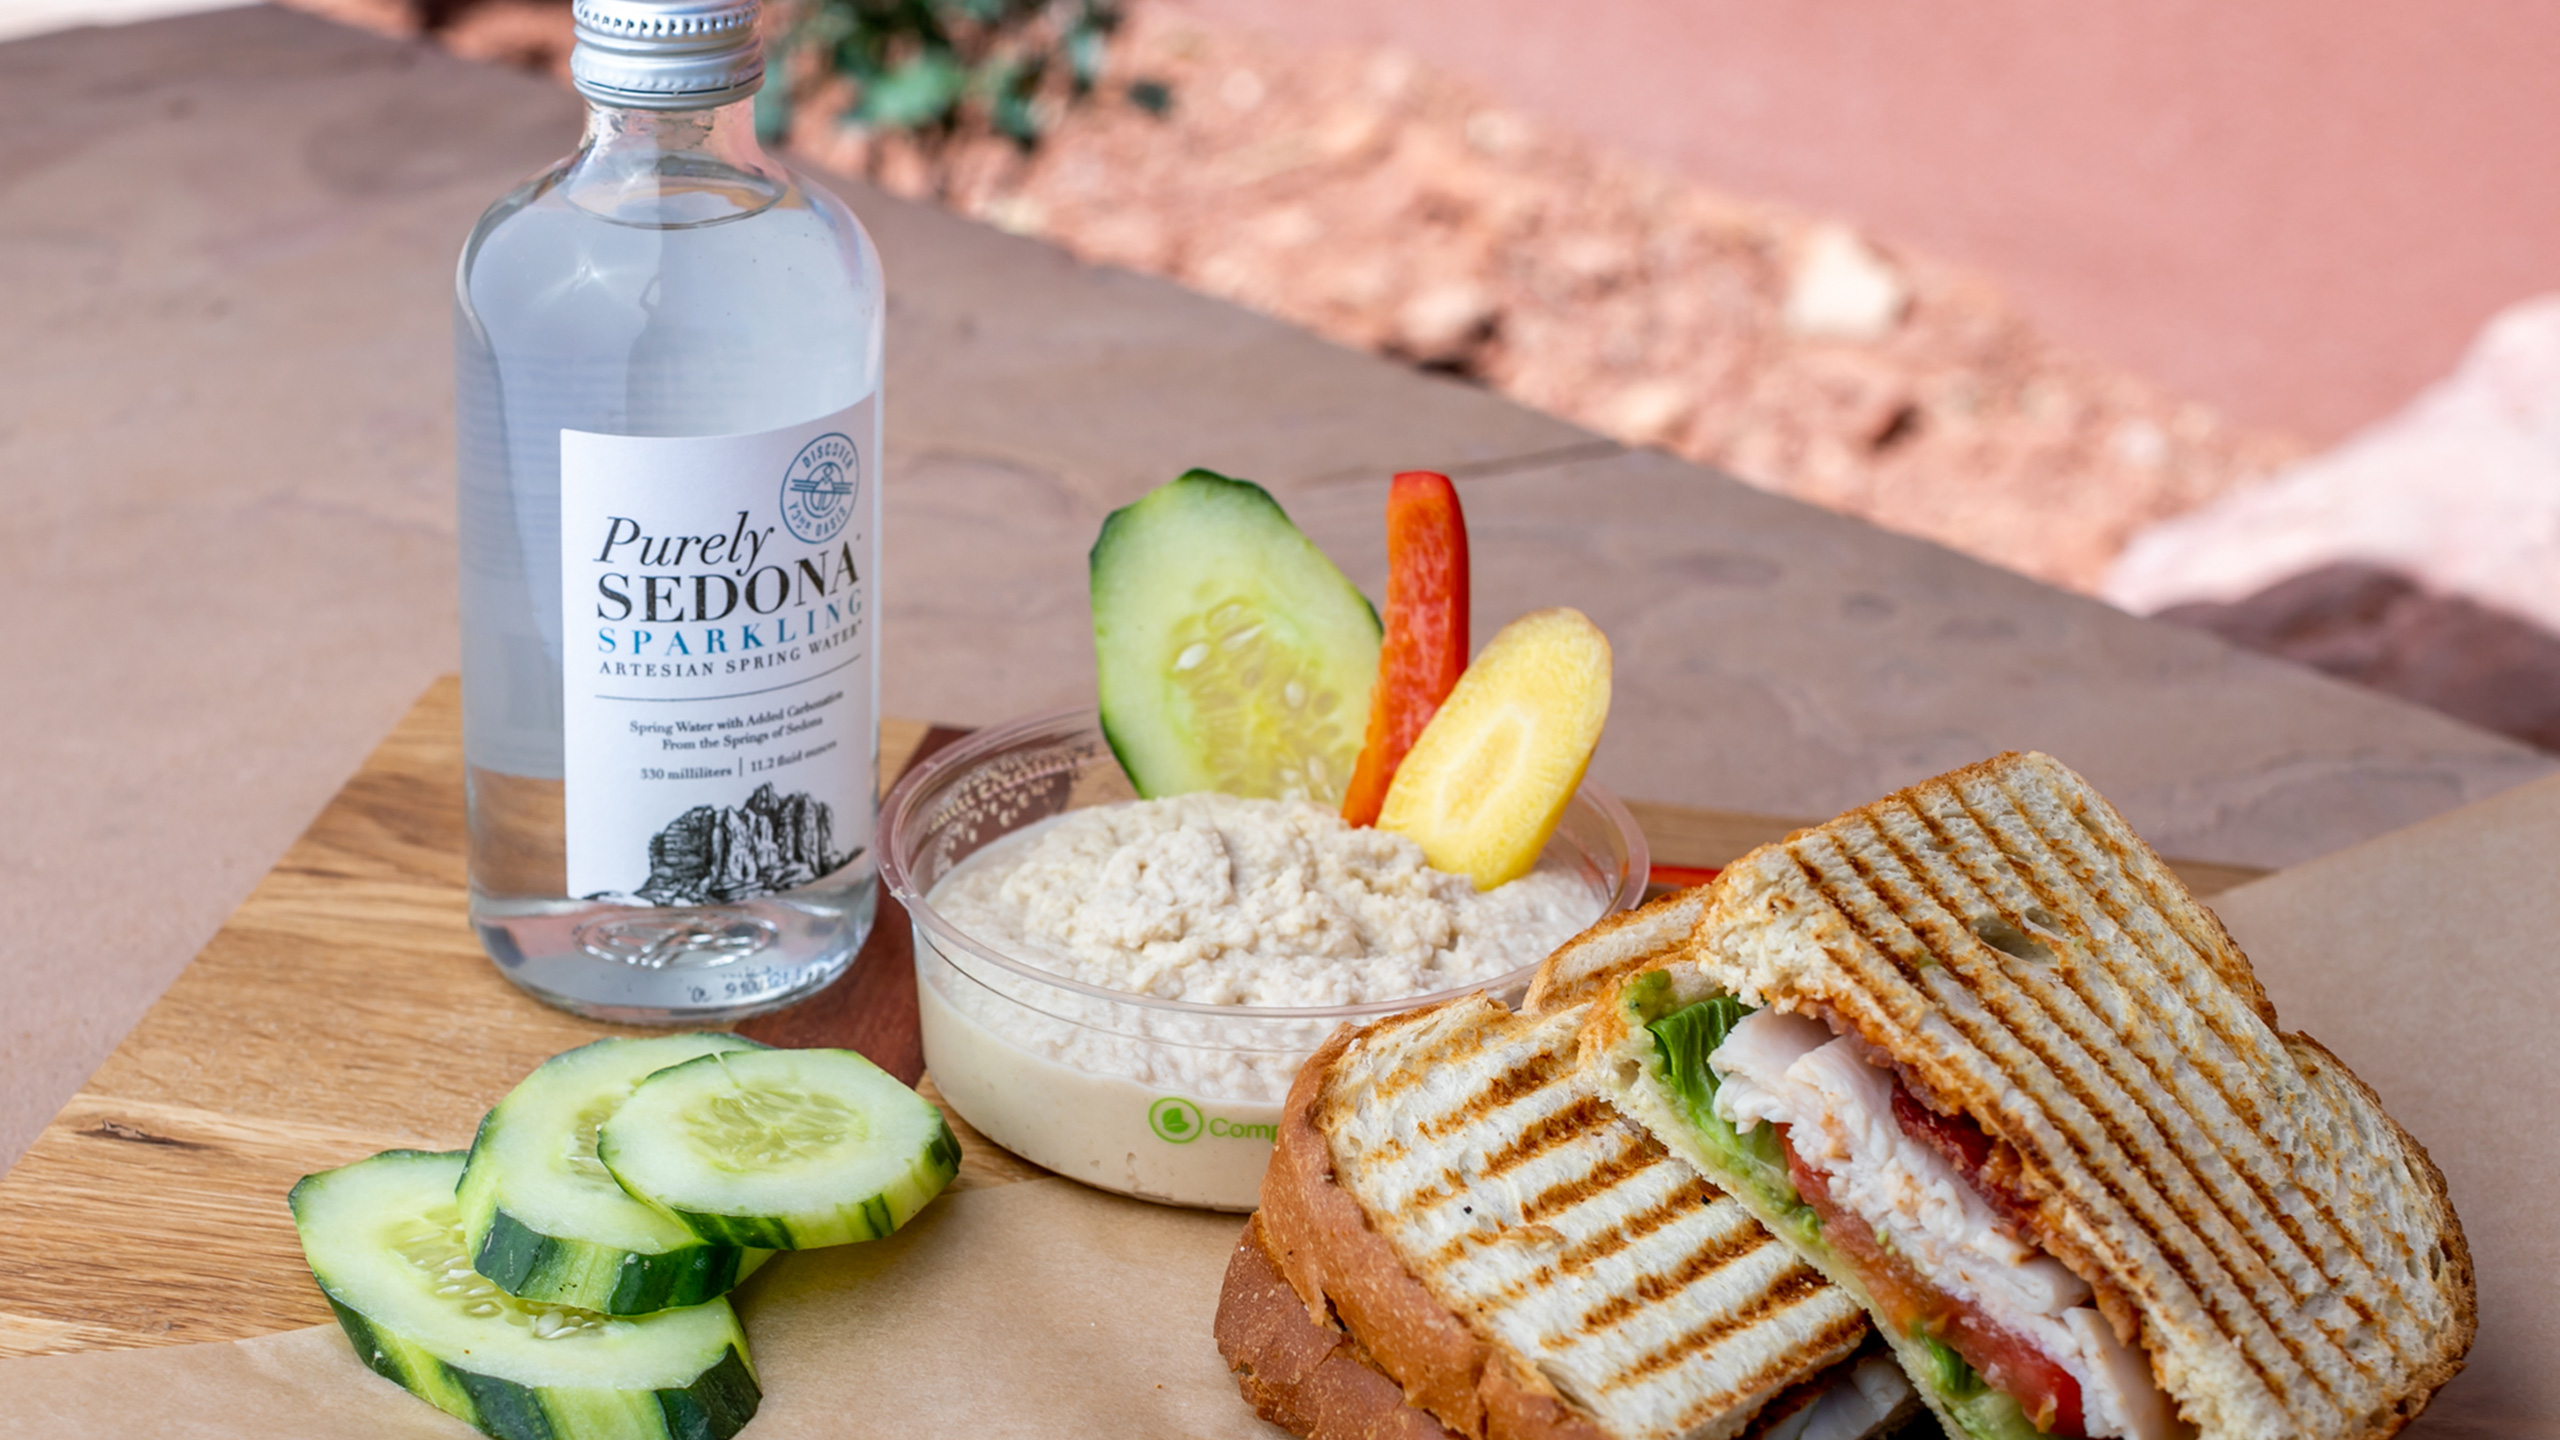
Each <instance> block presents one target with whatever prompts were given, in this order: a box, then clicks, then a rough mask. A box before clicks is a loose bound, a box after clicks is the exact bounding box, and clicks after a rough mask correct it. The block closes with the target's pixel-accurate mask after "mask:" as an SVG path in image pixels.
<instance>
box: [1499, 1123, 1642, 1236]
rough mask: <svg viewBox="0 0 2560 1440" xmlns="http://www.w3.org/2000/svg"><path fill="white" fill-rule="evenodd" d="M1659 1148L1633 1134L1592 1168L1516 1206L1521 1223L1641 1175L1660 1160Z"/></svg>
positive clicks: (1530, 1222)
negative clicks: (1615, 1150) (1518, 1207)
mask: <svg viewBox="0 0 2560 1440" xmlns="http://www.w3.org/2000/svg"><path fill="white" fill-rule="evenodd" d="M1662 1154H1663V1152H1662V1148H1661V1146H1660V1144H1659V1143H1657V1142H1656V1141H1655V1140H1654V1139H1653V1138H1652V1137H1651V1136H1647V1135H1633V1136H1629V1137H1627V1140H1626V1143H1625V1144H1623V1145H1621V1146H1620V1147H1619V1148H1618V1153H1617V1154H1615V1155H1612V1156H1610V1157H1609V1158H1608V1159H1606V1160H1603V1161H1601V1162H1600V1163H1599V1164H1597V1165H1594V1166H1592V1167H1591V1168H1590V1169H1589V1170H1586V1171H1584V1172H1583V1173H1582V1174H1580V1175H1575V1176H1573V1177H1571V1178H1569V1179H1564V1180H1559V1181H1557V1182H1556V1183H1555V1184H1553V1185H1550V1186H1548V1187H1547V1188H1546V1189H1544V1190H1541V1191H1539V1192H1538V1194H1537V1196H1536V1198H1534V1199H1532V1200H1530V1201H1529V1203H1527V1204H1526V1205H1523V1206H1521V1207H1520V1220H1521V1223H1523V1224H1527V1225H1536V1224H1539V1223H1542V1222H1543V1221H1545V1220H1547V1219H1548V1218H1550V1217H1552V1216H1556V1215H1560V1214H1563V1213H1564V1212H1565V1211H1567V1210H1570V1209H1572V1208H1573V1207H1574V1206H1576V1205H1579V1204H1582V1203H1583V1202H1584V1201H1587V1200H1590V1199H1592V1198H1593V1197H1595V1196H1598V1195H1602V1194H1606V1193H1607V1192H1609V1191H1611V1190H1614V1189H1616V1188H1617V1187H1618V1186H1620V1185H1622V1184H1624V1183H1626V1181H1627V1180H1629V1179H1630V1178H1632V1177H1634V1176H1636V1175H1640V1174H1642V1173H1643V1172H1644V1171H1645V1170H1647V1169H1649V1168H1650V1167H1652V1166H1654V1165H1656V1164H1659V1163H1660V1162H1661V1160H1662Z"/></svg>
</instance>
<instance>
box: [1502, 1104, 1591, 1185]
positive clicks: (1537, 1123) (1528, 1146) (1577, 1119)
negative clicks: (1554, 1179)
mask: <svg viewBox="0 0 2560 1440" xmlns="http://www.w3.org/2000/svg"><path fill="white" fill-rule="evenodd" d="M1608 1125H1609V1107H1608V1103H1607V1102H1606V1101H1604V1100H1602V1099H1601V1098H1600V1097H1599V1096H1598V1095H1595V1094H1589V1093H1585V1094H1582V1095H1579V1096H1576V1097H1575V1098H1574V1099H1573V1101H1572V1103H1570V1104H1568V1105H1566V1106H1565V1107H1564V1108H1563V1109H1561V1110H1558V1111H1556V1112H1554V1113H1553V1114H1550V1115H1544V1116H1541V1117H1539V1118H1538V1119H1536V1120H1534V1121H1531V1122H1530V1123H1529V1125H1528V1126H1526V1127H1525V1128H1523V1129H1522V1130H1521V1132H1520V1133H1519V1134H1518V1135H1516V1136H1513V1137H1512V1140H1511V1143H1510V1144H1508V1145H1505V1146H1503V1147H1502V1148H1501V1149H1499V1150H1496V1151H1494V1152H1493V1153H1492V1154H1491V1155H1488V1156H1486V1157H1485V1161H1484V1172H1483V1173H1484V1175H1485V1178H1487V1179H1491V1178H1493V1177H1494V1176H1496V1175H1502V1174H1506V1173H1508V1172H1510V1171H1512V1170H1516V1169H1518V1168H1519V1167H1521V1166H1522V1165H1525V1164H1527V1163H1528V1162H1529V1161H1531V1160H1535V1159H1536V1158H1538V1157H1539V1156H1541V1155H1544V1154H1546V1153H1547V1152H1548V1151H1550V1150H1553V1149H1555V1148H1556V1147H1557V1146H1559V1145H1564V1144H1568V1143H1570V1142H1572V1141H1574V1140H1577V1139H1580V1138H1581V1137H1582V1136H1585V1135H1588V1134H1590V1133H1591V1132H1592V1131H1594V1130H1597V1129H1602V1128H1605V1127H1607V1126H1608Z"/></svg>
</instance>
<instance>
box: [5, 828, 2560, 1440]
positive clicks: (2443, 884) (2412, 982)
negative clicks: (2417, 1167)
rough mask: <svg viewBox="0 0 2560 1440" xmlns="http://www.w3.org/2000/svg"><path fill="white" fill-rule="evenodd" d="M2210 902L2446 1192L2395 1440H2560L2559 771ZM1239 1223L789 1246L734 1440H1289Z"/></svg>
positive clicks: (322, 1433)
mask: <svg viewBox="0 0 2560 1440" xmlns="http://www.w3.org/2000/svg"><path fill="white" fill-rule="evenodd" d="M2214 907H2215V909H2216V910H2218V911H2219V912H2220V913H2221V914H2222V916H2223V918H2224V920H2225V921H2226V923H2228V924H2229V925H2230V927H2231V930H2232V933H2233V934H2234V935H2235V936H2236V937H2237V938H2238V939H2239V941H2240V943H2241V946H2242V947H2243V948H2244V949H2246V950H2247V951H2248V952H2249V955H2250V958H2251V959H2252V960H2253V961H2254V962H2255V963H2256V965H2257V968H2258V972H2259V974H2260V976H2261V977H2262V978H2263V979H2264V980H2265V982H2266V986H2267V989H2268V992H2269V993H2270V994H2271V995H2272V996H2273V998H2274V1000H2275V1003H2276V1008H2277V1011H2278V1013H2279V1016H2280V1018H2281V1020H2282V1023H2283V1025H2284V1027H2285V1028H2286V1029H2288V1030H2300V1031H2305V1032H2307V1033H2309V1034H2310V1035H2312V1036H2313V1037H2314V1038H2316V1039H2318V1040H2319V1041H2321V1043H2323V1044H2325V1045H2327V1046H2328V1047H2329V1048H2330V1049H2332V1050H2334V1051H2336V1052H2337V1053H2338V1054H2339V1055H2340V1056H2341V1057H2342V1058H2344V1059H2345V1060H2346V1061H2347V1063H2348V1064H2349V1065H2351V1066H2353V1067H2354V1068H2355V1070H2356V1072H2357V1073H2358V1074H2359V1075H2361V1076H2363V1077H2364V1079H2365V1080H2366V1082H2367V1083H2369V1084H2371V1085H2372V1086H2373V1087H2374V1088H2375V1089H2376V1090H2377V1091H2379V1092H2380V1093H2381V1095H2382V1098H2383V1103H2384V1105H2385V1106H2386V1107H2387V1108H2388V1109H2389V1110H2390V1112H2391V1114H2392V1116H2393V1117H2394V1118H2395V1119H2397V1120H2398V1121H2399V1122H2400V1123H2401V1124H2402V1125H2404V1126H2406V1127H2407V1128H2408V1129H2409V1130H2410V1131H2411V1132H2412V1133H2413V1134H2415V1135H2416V1136H2417V1137H2418V1139H2419V1141H2420V1142H2421V1143H2423V1144H2424V1145H2425V1146H2426V1147H2427V1150H2428V1152H2429V1153H2430V1154H2431V1155H2433V1156H2434V1157H2435V1161H2436V1163H2437V1164H2438V1165H2439V1166H2441V1167H2442V1168H2443V1169H2444V1171H2445V1174H2446V1177H2447V1180H2448V1182H2449V1184H2450V1185H2451V1187H2452V1192H2453V1200H2454V1205H2455V1208H2456V1209H2457V1210H2458V1211H2459V1212H2460V1214H2461V1217H2462V1224H2463V1229H2464V1231H2465V1233H2466V1235H2467V1236H2468V1238H2469V1240H2470V1245H2471V1251H2472V1257H2473V1261H2474V1264H2475V1266H2476V1268H2477V1270H2478V1274H2479V1288H2480V1337H2479V1340H2478V1342H2477V1344H2476V1345H2475V1346H2474V1347H2473V1349H2472V1352H2471V1359H2470V1366H2469V1369H2468V1370H2466V1371H2465V1373H2464V1374H2462V1375H2461V1376H2459V1377H2457V1378H2456V1379H2455V1380H2454V1381H2453V1383H2452V1384H2451V1385H2449V1386H2447V1387H2446V1388H2445V1390H2444V1391H2443V1392H2442V1393H2441V1394H2439V1395H2438V1396H2437V1398H2436V1401H2435V1403H2434V1405H2433V1406H2432V1407H2431V1408H2430V1409H2429V1410H2428V1412H2427V1413H2426V1414H2425V1415H2424V1416H2423V1417H2421V1418H2420V1420H2419V1421H2418V1423H2417V1424H2416V1425H2415V1426H2414V1427H2412V1428H2411V1429H2410V1430H2409V1431H2408V1432H2406V1433H2408V1434H2409V1435H2411V1436H2413V1437H2421V1440H2472V1437H2484V1440H2485V1437H2489V1436H2499V1437H2513V1440H2560V1293H2555V1291H2556V1290H2560V780H2554V781H2545V782H2542V783H2539V784H2536V785H2532V786H2528V787H2525V788H2523V789H2520V790H2516V791H2511V792H2509V793H2508V794H2506V795H2503V796H2499V797H2497V798H2495V799H2492V800H2488V801H2485V802H2482V803H2480V804H2478V805H2473V806H2470V807H2467V808H2465V809H2463V810H2459V811H2455V812H2453V813H2451V814H2449V815H2446V816H2442V817H2440V818H2438V819H2436V820H2433V821H2430V822H2428V823H2426V824H2423V825H2419V826H2416V827H2413V828H2411V829H2409V830H2405V831H2401V832H2398V833H2396V834H2393V835H2389V836H2385V837H2383V838H2382V839H2379V840H2375V841H2372V842H2370V843H2368V844H2365V845H2362V846H2359V847H2357V848H2355V849H2353V850H2348V851H2344V852H2341V853H2339V854H2337V855H2333V856H2330V857H2327V858H2325V859H2322V860H2318V861H2314V862H2312V863H2311V864H2308V865H2304V866H2301V867H2299V868H2297V869H2294V870H2289V871H2286V872H2284V873H2283V874H2280V875H2276V876H2272V877H2269V878H2268V879H2265V880H2261V881H2258V882H2256V883H2254V884H2251V885H2248V886H2244V887H2242V888H2240V889H2238V890H2233V891H2229V892H2227V893H2225V894H2224V895H2222V896H2220V897H2217V898H2216V900H2215V901H2214ZM1237 1228H1238V1227H1237V1222H1236V1220H1235V1218H1234V1217H1233V1216H1224V1215H1206V1214H1199V1213H1195V1212H1189V1211H1179V1210H1168V1209H1164V1208H1161V1207H1157V1206H1151V1205H1144V1204H1140V1203H1138V1202H1136V1201H1130V1200H1121V1199H1117V1198H1115V1197H1112V1196H1107V1195H1103V1194H1100V1193H1098V1192H1095V1191H1091V1190H1086V1189H1083V1188H1081V1187H1079V1186H1076V1185H1074V1184H1072V1183H1070V1182H1068V1181H1064V1180H1034V1181H1024V1182H1019V1183H1015V1184H1011V1185H1004V1186H999V1187H995V1188H990V1189H983V1190H971V1191H966V1192H963V1193H961V1194H957V1195H952V1196H948V1197H946V1198H944V1199H943V1200H940V1201H937V1202H936V1203H935V1204H934V1205H933V1206H932V1207H930V1208H929V1209H928V1210H927V1211H926V1212H925V1213H924V1214H923V1215H922V1216H919V1217H918V1218H917V1219H916V1220H915V1222H913V1223H912V1224H910V1225H909V1226H908V1228H907V1229H906V1230H904V1231H902V1232H900V1233H899V1234H898V1235H896V1236H894V1237H892V1238H890V1239H888V1240H885V1241H881V1242H878V1243H876V1244H872V1245H857V1246H849V1247H845V1248H843V1249H839V1250H823V1251H815V1252H811V1253H809V1254H805V1255H792V1256H785V1257H783V1258H782V1259H781V1260H780V1261H778V1262H776V1263H775V1264H774V1265H772V1266H771V1267H769V1268H768V1269H767V1270H766V1271H765V1272H764V1273H762V1274H760V1275H758V1276H757V1277H756V1278H755V1279H754V1280H753V1281H751V1282H750V1283H749V1284H748V1286H747V1287H746V1288H745V1290H744V1291H743V1292H742V1296H741V1301H740V1306H741V1310H742V1313H743V1314H744V1315H745V1317H746V1322H747V1330H748V1334H749V1338H750V1340H751V1342H752V1344H753V1346H754V1349H755V1358H756V1363H757V1367H758V1369H759V1370H760V1371H761V1373H762V1375H763V1378H764V1382H765V1402H764V1409H763V1411H762V1412H761V1413H760V1414H759V1415H758V1416H757V1417H756V1420H755V1423H754V1424H753V1425H752V1426H751V1427H749V1429H748V1430H747V1432H746V1435H747V1437H748V1440H796V1437H801V1436H829V1437H866V1440H867V1437H882V1440H894V1437H906V1436H916V1437H925V1436H951V1435H965V1436H971V1437H979V1436H1012V1435H1021V1436H1040V1437H1044V1440H1045V1437H1057V1436H1085V1435H1094V1436H1130V1437H1155V1436H1168V1437H1170V1436H1186V1437H1190V1436H1199V1437H1224V1436H1237V1437H1255V1440H1267V1437H1273V1436H1277V1435H1278V1434H1279V1433H1280V1432H1279V1431H1277V1430H1275V1429H1273V1428H1271V1427H1269V1426H1266V1425H1264V1424H1262V1422H1260V1421H1259V1420H1256V1419H1255V1418H1254V1417H1253V1415H1252V1413H1251V1412H1250V1411H1249V1410H1248V1409H1247V1408H1246V1407H1245V1405H1244V1403H1243V1402H1242V1401H1241V1400H1240V1399H1238V1398H1237V1395H1236V1391H1235V1387H1234V1385H1233V1383H1232V1382H1231V1381H1230V1380H1229V1378H1228V1376H1227V1374H1226V1371H1225V1369H1224V1367H1223V1366H1222V1365H1221V1364H1220V1363H1219V1360H1218V1357H1217V1351H1216V1348H1215V1346H1214V1345H1213V1344H1212V1342H1211V1341H1210V1338H1209V1323H1210V1316H1211V1313H1212V1311H1213V1310H1214V1308H1215V1306H1216V1300H1217V1290H1218V1280H1219V1277H1220V1275H1221V1273H1222V1271H1223V1269H1224V1266H1225V1263H1226V1255H1227V1250H1228V1247H1229V1246H1231V1245H1232V1244H1233V1243H1234V1241H1235V1236H1236V1233H1237ZM0 1263H5V1260H4V1259H0ZM472 1433H473V1432H471V1431H470V1430H469V1429H468V1428H467V1427H465V1426H462V1425H460V1424H459V1423H457V1422H454V1421H451V1420H448V1419H446V1418H445V1417H444V1416H442V1415H439V1414H437V1413H436V1412H435V1411H433V1410H430V1409H428V1408H427V1407H426V1406H424V1405H422V1404H420V1403H418V1402H416V1401H414V1400H412V1399H410V1398H409V1397H408V1396H406V1395H404V1394H402V1393H401V1392H400V1391H399V1390H397V1389H396V1388H395V1387H393V1386H392V1385H391V1384H390V1383H389V1382H388V1381H385V1380H382V1379H380V1378H378V1377H376V1376H374V1375H373V1374H372V1373H371V1372H369V1371H367V1370H365V1369H364V1368H363V1367H362V1366H360V1365H359V1364H358V1363H357V1362H356V1360H355V1357H354V1356H353V1355H352V1354H351V1353H350V1352H349V1351H348V1349H347V1346H346V1343H345V1341H344V1340H343V1339H341V1338H340V1337H339V1335H338V1332H337V1330H336V1329H335V1328H334V1327H323V1328H319V1329H313V1330H303V1331H296V1332H294V1333H291V1334H286V1335H274V1336H267V1337H264V1338H261V1339H257V1340H248V1341H241V1342H237V1343H233V1344H225V1345H197V1346H188V1347H181V1348H171V1349H156V1350H130V1351H118V1352H109V1353H100V1354H82V1355H62V1356H46V1357H40V1358H35V1359H20V1360H7V1361H0V1436H5V1437H16V1436H22V1435H23V1436H51V1435H95V1436H121V1435H150V1436H166V1437H179V1440H195V1437H230V1436H239V1437H244V1440H246V1437H258V1440H297V1437H306V1436H308V1437H342V1436H379V1437H384V1440H409V1437H413V1436H414V1437H431V1436H433V1437H454V1440H459V1437H466V1436H469V1435H471V1434H472Z"/></svg>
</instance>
